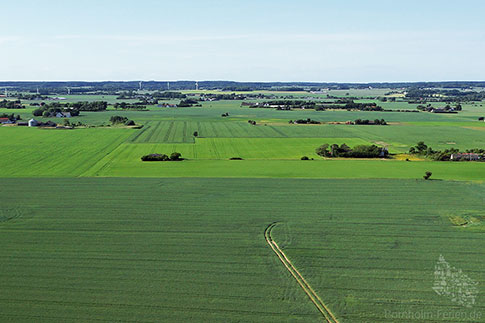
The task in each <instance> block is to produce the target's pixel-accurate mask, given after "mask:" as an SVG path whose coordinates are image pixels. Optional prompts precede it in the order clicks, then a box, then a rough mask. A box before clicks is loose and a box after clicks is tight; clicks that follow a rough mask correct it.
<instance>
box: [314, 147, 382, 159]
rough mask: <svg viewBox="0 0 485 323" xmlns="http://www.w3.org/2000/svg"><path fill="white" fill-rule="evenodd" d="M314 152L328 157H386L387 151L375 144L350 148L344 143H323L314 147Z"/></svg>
mask: <svg viewBox="0 0 485 323" xmlns="http://www.w3.org/2000/svg"><path fill="white" fill-rule="evenodd" d="M315 152H316V154H317V155H319V156H322V157H328V158H332V157H333V158H338V157H342V158H387V157H389V152H388V151H387V149H386V148H383V147H379V146H376V145H359V146H355V147H354V148H350V147H349V146H347V145H346V144H341V145H340V146H339V145H338V144H333V145H329V144H324V145H321V146H320V147H318V148H317V149H316V151H315Z"/></svg>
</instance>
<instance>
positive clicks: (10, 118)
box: [0, 113, 22, 122]
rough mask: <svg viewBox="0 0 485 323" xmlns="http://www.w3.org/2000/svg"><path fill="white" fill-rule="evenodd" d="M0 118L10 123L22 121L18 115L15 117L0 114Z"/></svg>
mask: <svg viewBox="0 0 485 323" xmlns="http://www.w3.org/2000/svg"><path fill="white" fill-rule="evenodd" d="M0 118H2V119H3V118H7V119H8V120H10V121H12V122H17V121H18V120H22V118H21V117H20V114H17V115H14V114H13V113H12V114H6V113H2V114H0Z"/></svg>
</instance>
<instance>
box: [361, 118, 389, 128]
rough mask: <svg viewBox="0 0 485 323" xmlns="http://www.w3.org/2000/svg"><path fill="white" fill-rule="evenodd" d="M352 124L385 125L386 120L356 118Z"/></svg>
mask: <svg viewBox="0 0 485 323" xmlns="http://www.w3.org/2000/svg"><path fill="white" fill-rule="evenodd" d="M353 124H355V125H369V126H386V125H387V122H386V120H384V119H380V120H379V119H375V120H362V119H356V120H355V121H354V122H353Z"/></svg>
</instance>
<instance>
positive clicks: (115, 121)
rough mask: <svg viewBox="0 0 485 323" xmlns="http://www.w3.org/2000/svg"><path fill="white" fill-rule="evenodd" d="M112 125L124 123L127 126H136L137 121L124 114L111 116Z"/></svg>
mask: <svg viewBox="0 0 485 323" xmlns="http://www.w3.org/2000/svg"><path fill="white" fill-rule="evenodd" d="M109 121H110V122H111V124H112V125H119V124H124V125H125V126H134V125H135V121H133V120H130V119H128V118H127V117H123V116H111V118H110V119H109Z"/></svg>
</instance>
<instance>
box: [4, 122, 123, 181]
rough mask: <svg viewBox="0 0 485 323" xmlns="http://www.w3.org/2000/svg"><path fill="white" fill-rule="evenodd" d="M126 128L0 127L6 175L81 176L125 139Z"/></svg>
mask: <svg viewBox="0 0 485 323" xmlns="http://www.w3.org/2000/svg"><path fill="white" fill-rule="evenodd" d="M131 134H132V133H131V132H130V131H127V129H102V128H96V129H76V130H68V131H64V130H55V129H52V130H51V129H49V130H47V129H31V128H27V127H15V128H11V127H0V137H1V138H2V140H1V141H0V152H1V157H0V169H1V170H2V173H3V176H6V177H10V176H22V177H29V176H32V177H45V176H79V175H81V174H82V173H84V172H85V171H87V170H89V169H90V168H91V167H92V166H93V165H94V164H96V162H97V161H98V160H100V159H102V158H103V157H104V156H105V155H107V154H109V153H110V152H111V151H112V150H113V149H115V148H116V147H117V146H118V145H120V144H121V143H122V142H124V141H125V140H126V139H127V138H128V137H129V136H130V135H131Z"/></svg>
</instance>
